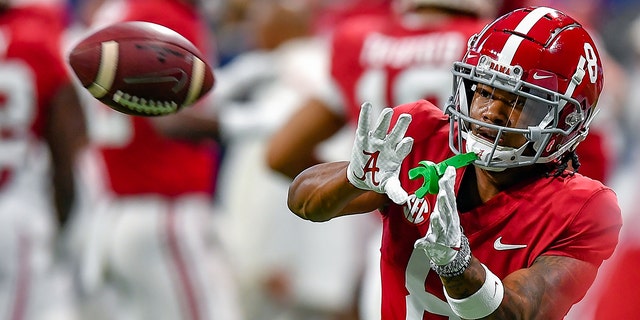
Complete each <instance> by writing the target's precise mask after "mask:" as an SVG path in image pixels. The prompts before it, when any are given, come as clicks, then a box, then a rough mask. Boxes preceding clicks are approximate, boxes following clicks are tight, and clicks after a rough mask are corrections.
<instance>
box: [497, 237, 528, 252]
mask: <svg viewBox="0 0 640 320" xmlns="http://www.w3.org/2000/svg"><path fill="white" fill-rule="evenodd" d="M526 247H527V245H526V244H505V243H502V237H498V239H496V241H494V242H493V248H494V249H496V250H500V251H502V250H515V249H522V248H526Z"/></svg>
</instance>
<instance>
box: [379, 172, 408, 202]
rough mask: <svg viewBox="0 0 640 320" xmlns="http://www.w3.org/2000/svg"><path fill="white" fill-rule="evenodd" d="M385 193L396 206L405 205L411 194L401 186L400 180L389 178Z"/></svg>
mask: <svg viewBox="0 0 640 320" xmlns="http://www.w3.org/2000/svg"><path fill="white" fill-rule="evenodd" d="M384 192H385V193H386V194H387V196H388V197H389V199H391V201H393V202H395V203H396V204H399V205H401V204H404V203H405V202H407V199H408V198H409V194H408V193H407V191H405V190H404V189H403V188H402V186H401V185H400V180H399V179H397V178H389V180H387V183H386V184H385V185H384Z"/></svg>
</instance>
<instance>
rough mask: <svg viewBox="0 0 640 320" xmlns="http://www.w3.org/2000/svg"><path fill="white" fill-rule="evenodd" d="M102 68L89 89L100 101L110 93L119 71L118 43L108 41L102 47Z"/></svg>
mask: <svg viewBox="0 0 640 320" xmlns="http://www.w3.org/2000/svg"><path fill="white" fill-rule="evenodd" d="M101 49H102V50H101V55H100V67H99V68H98V74H97V75H96V79H95V81H94V82H93V83H92V84H91V85H90V86H89V87H88V88H87V90H89V92H91V95H93V96H94V97H96V98H98V99H100V98H102V97H104V95H106V94H107V92H109V90H110V89H111V86H112V85H113V81H114V79H115V77H116V71H117V70H118V42H116V41H106V42H103V43H102V45H101Z"/></svg>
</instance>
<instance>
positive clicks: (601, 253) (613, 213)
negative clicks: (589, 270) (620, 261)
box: [544, 188, 622, 266]
mask: <svg viewBox="0 0 640 320" xmlns="http://www.w3.org/2000/svg"><path fill="white" fill-rule="evenodd" d="M621 226H622V215H621V212H620V207H619V206H618V201H617V198H616V195H615V193H614V192H613V191H612V190H611V189H608V188H603V189H601V190H599V191H597V192H596V193H594V194H593V195H592V196H591V197H590V198H589V199H587V201H586V202H584V205H583V206H582V208H581V209H580V210H579V212H578V214H577V215H576V216H575V217H574V219H573V221H572V222H571V223H570V224H569V227H568V228H567V230H565V231H564V232H563V233H562V234H561V235H560V238H559V239H558V241H556V242H555V244H554V245H553V246H552V247H551V248H549V250H547V251H546V252H545V253H544V255H559V256H568V257H572V258H575V259H579V260H582V261H587V262H589V263H592V264H593V265H595V266H600V265H601V264H602V262H603V261H604V260H606V259H608V258H609V257H610V256H611V254H612V253H613V250H614V249H615V247H616V245H617V243H618V236H619V233H620V228H621Z"/></svg>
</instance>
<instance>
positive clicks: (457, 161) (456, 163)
mask: <svg viewBox="0 0 640 320" xmlns="http://www.w3.org/2000/svg"><path fill="white" fill-rule="evenodd" d="M477 159H478V156H477V155H476V154H475V153H473V152H467V153H461V154H457V155H455V156H453V157H451V158H449V159H446V160H444V161H442V162H440V163H438V164H435V163H433V162H431V161H428V160H424V161H420V162H419V164H420V165H421V166H418V167H415V168H413V169H411V170H409V179H411V180H415V179H417V178H418V177H423V178H424V181H423V182H422V187H420V188H419V189H418V190H416V193H415V194H416V197H418V198H422V197H424V196H425V195H426V194H427V193H429V194H437V193H438V180H439V179H440V177H442V175H443V174H444V171H445V170H446V169H447V167H448V166H452V167H454V168H456V169H460V168H462V167H465V166H468V165H470V164H471V163H473V162H474V161H476V160H477Z"/></svg>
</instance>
